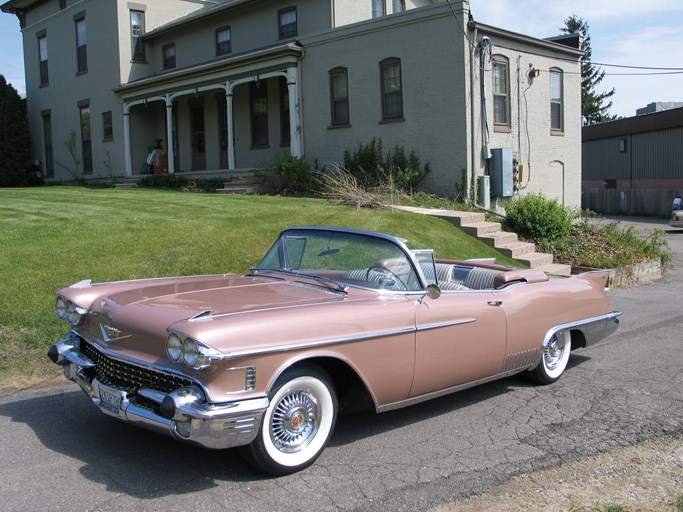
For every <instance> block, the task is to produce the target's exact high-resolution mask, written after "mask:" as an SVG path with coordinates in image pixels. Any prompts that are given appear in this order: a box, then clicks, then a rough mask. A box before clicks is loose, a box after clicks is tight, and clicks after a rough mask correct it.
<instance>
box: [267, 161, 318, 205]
mask: <svg viewBox="0 0 683 512" xmlns="http://www.w3.org/2000/svg"><path fill="white" fill-rule="evenodd" d="M256 176H257V177H258V178H260V179H261V184H262V185H263V188H264V189H265V191H266V192H267V193H269V194H279V195H283V196H307V195H312V194H313V193H314V192H315V191H316V183H317V181H316V179H315V171H314V170H313V168H312V167H311V166H310V165H308V162H306V160H304V159H303V158H300V157H296V156H287V157H285V158H278V159H277V160H276V161H275V162H274V163H271V164H266V165H264V166H263V167H262V168H261V169H260V170H258V171H257V172H256Z"/></svg>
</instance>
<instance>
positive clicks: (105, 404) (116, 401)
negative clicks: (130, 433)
mask: <svg viewBox="0 0 683 512" xmlns="http://www.w3.org/2000/svg"><path fill="white" fill-rule="evenodd" d="M122 400H123V395H122V393H120V392H119V391H116V390H114V389H106V388H104V387H102V386H100V407H101V408H102V409H103V410H104V411H105V412H108V413H111V414H113V415H115V416H118V415H119V410H120V409H121V401H122Z"/></svg>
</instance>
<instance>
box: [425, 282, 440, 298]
mask: <svg viewBox="0 0 683 512" xmlns="http://www.w3.org/2000/svg"><path fill="white" fill-rule="evenodd" d="M426 291H427V296H428V297H429V298H430V299H432V300H436V299H438V298H439V297H441V288H439V287H438V286H437V285H436V284H428V285H427V289H426Z"/></svg>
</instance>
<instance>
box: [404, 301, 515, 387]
mask: <svg viewBox="0 0 683 512" xmlns="http://www.w3.org/2000/svg"><path fill="white" fill-rule="evenodd" d="M502 302H503V301H502V294H501V293H500V292H494V291H491V290H482V291H476V290H472V291H449V292H443V293H442V295H441V297H439V298H438V299H431V298H429V297H424V298H423V299H418V300H416V302H415V317H416V326H417V333H416V353H415V371H414V377H413V385H412V388H411V390H410V396H411V397H415V396H419V395H423V394H425V393H430V392H433V391H438V390H441V389H446V388H450V387H453V386H458V385H461V384H465V383H467V382H472V381H476V380H479V379H482V378H485V377H488V376H491V375H495V374H498V373H500V372H501V370H502V367H503V362H504V360H505V344H506V325H505V324H506V322H505V311H504V308H503V303H502Z"/></svg>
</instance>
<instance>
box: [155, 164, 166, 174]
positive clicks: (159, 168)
mask: <svg viewBox="0 0 683 512" xmlns="http://www.w3.org/2000/svg"><path fill="white" fill-rule="evenodd" d="M152 170H153V172H154V174H168V167H162V166H160V165H155V166H154V167H152Z"/></svg>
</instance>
